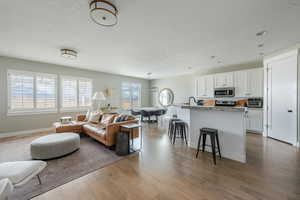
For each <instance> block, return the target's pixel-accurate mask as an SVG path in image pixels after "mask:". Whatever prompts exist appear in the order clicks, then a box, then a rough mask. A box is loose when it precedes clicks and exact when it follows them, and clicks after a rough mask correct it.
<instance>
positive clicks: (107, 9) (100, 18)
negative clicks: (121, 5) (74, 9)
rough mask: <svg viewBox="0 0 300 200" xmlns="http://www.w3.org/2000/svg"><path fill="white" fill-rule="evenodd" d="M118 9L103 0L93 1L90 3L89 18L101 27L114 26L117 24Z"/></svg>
mask: <svg viewBox="0 0 300 200" xmlns="http://www.w3.org/2000/svg"><path fill="white" fill-rule="evenodd" d="M117 15H118V9H117V8H116V6H115V5H113V4H112V3H110V2H108V1H105V0H93V1H91V3H90V17H91V19H92V20H93V21H94V22H95V23H96V24H99V25H101V26H114V25H116V24H117V23H118V16H117Z"/></svg>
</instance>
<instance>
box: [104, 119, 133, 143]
mask: <svg viewBox="0 0 300 200" xmlns="http://www.w3.org/2000/svg"><path fill="white" fill-rule="evenodd" d="M136 123H139V121H138V120H130V121H124V122H117V123H111V124H108V125H107V126H106V143H107V144H106V145H107V146H112V145H114V144H116V135H117V133H118V132H119V131H120V130H121V126H122V125H125V124H136ZM138 131H139V129H138V128H135V130H134V134H133V135H134V137H138V135H139V134H138V133H139V132H138Z"/></svg>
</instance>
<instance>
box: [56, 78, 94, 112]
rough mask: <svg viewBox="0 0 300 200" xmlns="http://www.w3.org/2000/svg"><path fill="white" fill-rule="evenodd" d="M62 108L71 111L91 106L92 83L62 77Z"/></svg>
mask: <svg viewBox="0 0 300 200" xmlns="http://www.w3.org/2000/svg"><path fill="white" fill-rule="evenodd" d="M61 82H62V88H61V91H62V108H63V109H65V110H72V109H78V108H86V107H89V106H91V105H92V81H91V80H88V79H82V78H75V77H62V81H61Z"/></svg>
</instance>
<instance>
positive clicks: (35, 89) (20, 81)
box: [7, 71, 57, 114]
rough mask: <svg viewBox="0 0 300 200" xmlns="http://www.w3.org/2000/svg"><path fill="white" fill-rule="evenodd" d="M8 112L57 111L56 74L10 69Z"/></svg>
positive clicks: (8, 78)
mask: <svg viewBox="0 0 300 200" xmlns="http://www.w3.org/2000/svg"><path fill="white" fill-rule="evenodd" d="M7 81H8V113H9V114H10V113H12V114H14V113H16V114H17V113H27V112H29V113H31V112H33V113H36V112H41V111H43V112H45V111H51V112H53V111H56V110H57V106H56V85H57V78H56V75H48V74H40V73H34V72H22V71H8V77H7Z"/></svg>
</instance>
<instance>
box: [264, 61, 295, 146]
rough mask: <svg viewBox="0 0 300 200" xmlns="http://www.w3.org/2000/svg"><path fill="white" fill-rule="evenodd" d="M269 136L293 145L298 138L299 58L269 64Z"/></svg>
mask: <svg viewBox="0 0 300 200" xmlns="http://www.w3.org/2000/svg"><path fill="white" fill-rule="evenodd" d="M268 88H269V89H268V106H269V110H268V136H269V137H272V138H275V139H278V140H281V141H284V142H287V143H291V144H295V143H296V138H297V57H296V56H290V57H286V58H283V59H280V60H273V61H272V62H271V63H269V64H268Z"/></svg>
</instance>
